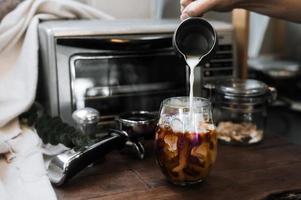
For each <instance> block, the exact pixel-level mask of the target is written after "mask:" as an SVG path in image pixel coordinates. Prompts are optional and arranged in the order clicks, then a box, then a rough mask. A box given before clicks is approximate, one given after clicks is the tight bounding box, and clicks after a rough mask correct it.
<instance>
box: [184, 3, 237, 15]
mask: <svg viewBox="0 0 301 200" xmlns="http://www.w3.org/2000/svg"><path fill="white" fill-rule="evenodd" d="M239 1H241V0H181V13H182V15H181V19H182V20H183V19H186V18H188V17H196V16H202V15H203V14H204V13H205V12H207V11H209V10H214V11H230V10H232V9H233V8H235V7H236V5H237V4H238V2H239Z"/></svg>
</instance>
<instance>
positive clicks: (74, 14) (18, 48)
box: [0, 0, 111, 200]
mask: <svg viewBox="0 0 301 200" xmlns="http://www.w3.org/2000/svg"><path fill="white" fill-rule="evenodd" d="M59 18H68V19H73V18H88V19H96V18H97V19H111V17H110V16H108V15H107V14H105V13H103V12H100V11H98V10H96V9H93V8H90V7H88V6H87V5H84V4H81V3H78V2H75V1H71V0H25V1H24V2H23V3H21V4H20V5H19V6H18V7H17V8H16V9H15V10H13V11H12V12H11V13H9V14H8V15H7V16H6V17H4V19H3V20H2V22H1V23H0V156H1V154H2V157H3V155H4V158H6V159H3V158H2V159H1V158H0V199H1V200H6V199H9V200H41V199H43V200H53V199H56V197H55V194H54V192H53V189H52V188H51V185H50V182H49V180H48V178H47V176H46V170H45V167H44V163H43V159H42V153H41V148H40V142H39V138H38V136H37V134H36V133H35V131H34V130H32V129H30V128H28V127H20V125H19V122H18V120H17V117H18V115H19V114H21V113H22V112H24V111H26V110H27V109H28V108H29V107H30V106H31V105H32V103H33V101H34V98H35V93H36V88H37V78H38V34H37V26H38V23H39V21H40V20H49V19H59Z"/></svg>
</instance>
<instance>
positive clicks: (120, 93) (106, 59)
mask: <svg viewBox="0 0 301 200" xmlns="http://www.w3.org/2000/svg"><path fill="white" fill-rule="evenodd" d="M70 66H71V68H72V69H71V77H72V78H71V81H72V83H71V85H72V96H73V99H72V101H73V109H74V110H75V109H78V108H82V107H93V108H96V109H98V110H99V111H100V113H101V115H102V116H104V115H115V114H118V113H122V112H125V111H133V110H147V111H158V110H159V107H160V103H161V101H162V100H163V99H165V98H168V97H171V96H179V95H186V91H187V90H186V67H185V63H184V61H183V59H182V58H180V57H178V56H176V55H174V54H173V53H171V52H165V53H157V54H143V55H140V54H135V55H129V54H127V55H115V56H105V55H91V54H90V55H74V56H73V57H72V58H71V65H70Z"/></svg>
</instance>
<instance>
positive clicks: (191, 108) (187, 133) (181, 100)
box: [155, 97, 217, 185]
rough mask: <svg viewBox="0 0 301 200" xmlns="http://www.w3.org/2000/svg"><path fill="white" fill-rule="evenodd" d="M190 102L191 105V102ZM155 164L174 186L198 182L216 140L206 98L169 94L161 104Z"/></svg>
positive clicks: (204, 174) (213, 152)
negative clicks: (171, 96) (156, 162)
mask: <svg viewBox="0 0 301 200" xmlns="http://www.w3.org/2000/svg"><path fill="white" fill-rule="evenodd" d="M191 103H192V105H191ZM155 150H156V156H157V161H158V164H159V166H160V168H161V170H162V172H163V174H164V175H165V176H166V177H167V180H168V181H170V182H171V183H173V184H177V185H190V184H195V183H199V182H202V181H203V180H204V179H205V178H206V177H207V176H208V174H209V172H210V170H211V168H212V165H213V163H214V161H215V159H216V152H217V139H216V133H215V127H214V125H213V122H212V112H211V104H210V102H209V101H208V100H207V99H204V98H200V97H193V101H190V100H189V97H173V98H169V99H166V100H164V101H163V102H162V104H161V109H160V119H159V122H158V126H157V130H156V140H155Z"/></svg>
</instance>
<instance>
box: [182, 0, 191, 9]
mask: <svg viewBox="0 0 301 200" xmlns="http://www.w3.org/2000/svg"><path fill="white" fill-rule="evenodd" d="M191 2H193V0H181V1H180V4H181V7H182V6H183V7H184V8H185V7H186V6H188V5H189V4H190V3H191Z"/></svg>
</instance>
